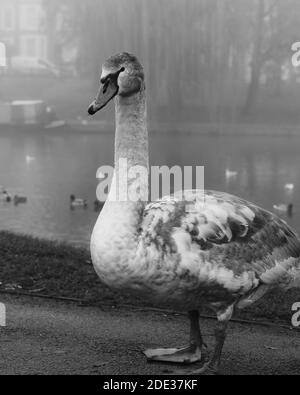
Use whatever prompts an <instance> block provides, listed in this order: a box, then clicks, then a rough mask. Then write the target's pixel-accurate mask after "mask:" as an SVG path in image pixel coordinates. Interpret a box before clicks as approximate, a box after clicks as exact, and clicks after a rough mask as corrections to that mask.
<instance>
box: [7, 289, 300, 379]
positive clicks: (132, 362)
mask: <svg viewBox="0 0 300 395" xmlns="http://www.w3.org/2000/svg"><path fill="white" fill-rule="evenodd" d="M0 300H1V302H2V303H5V304H6V308H7V327H6V328H0V344H1V346H0V350H1V351H0V353H1V358H0V374H1V375H7V374H17V375H25V374H37V375H51V374H60V375H70V374H94V375H101V374H113V375H118V374H138V375H148V374H163V372H164V371H165V370H166V369H172V368H174V366H170V365H163V364H153V363H152V364H149V363H147V362H146V360H145V358H144V356H143V354H142V353H141V351H142V350H143V349H145V348H148V347H157V346H159V347H160V346H174V345H182V344H185V343H186V340H187V338H188V321H187V319H186V318H185V317H184V316H181V315H174V314H164V313H156V312H151V311H132V310H127V309H113V308H105V310H103V309H100V308H96V307H82V306H77V305H76V304H72V303H60V302H52V301H51V302H49V301H44V300H41V299H36V300H33V299H30V298H26V297H24V298H23V297H22V298H20V297H11V296H3V295H1V297H0ZM201 324H202V331H203V334H204V338H205V340H206V341H207V343H208V345H209V349H211V347H212V345H213V340H214V339H213V337H212V334H213V328H214V324H215V322H214V321H213V320H202V322H201ZM221 374H223V375H233V374H252V375H253V374H255V375H262V374H265V375H270V374H273V375H281V374H287V375H296V374H300V333H299V331H292V330H287V329H277V328H273V327H272V328H269V327H261V326H251V325H245V324H242V325H241V324H236V323H232V324H231V325H230V328H229V331H228V340H227V342H226V345H225V348H224V353H223V359H222V369H221Z"/></svg>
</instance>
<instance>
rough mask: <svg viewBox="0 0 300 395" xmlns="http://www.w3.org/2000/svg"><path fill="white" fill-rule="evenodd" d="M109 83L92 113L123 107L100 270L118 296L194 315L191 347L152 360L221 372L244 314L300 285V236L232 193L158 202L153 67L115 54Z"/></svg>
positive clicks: (97, 256) (98, 250)
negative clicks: (207, 321) (235, 319)
mask: <svg viewBox="0 0 300 395" xmlns="http://www.w3.org/2000/svg"><path fill="white" fill-rule="evenodd" d="M100 81H101V83H100V88H99V91H98V94H97V96H96V98H95V99H94V100H93V101H92V103H91V104H90V105H89V107H88V113H89V114H90V115H91V116H92V115H94V114H96V113H97V112H98V111H100V110H101V109H102V108H104V107H105V106H106V105H108V103H110V102H111V101H112V100H114V102H115V120H116V122H115V125H116V126H115V153H114V157H115V165H114V174H113V179H112V183H111V187H110V191H109V193H108V196H107V199H106V202H105V204H104V207H103V209H102V210H101V212H100V214H99V216H98V218H97V221H96V224H95V226H94V229H93V231H92V234H91V241H90V251H91V257H92V262H93V266H94V269H95V271H96V273H97V275H98V276H99V278H100V279H101V281H102V282H103V283H105V284H107V285H108V286H109V287H110V288H112V289H115V290H117V291H119V292H126V293H129V294H131V295H133V296H139V297H142V298H143V300H144V301H149V302H151V303H152V304H154V305H157V306H159V307H162V306H168V307H171V308H172V309H175V310H177V311H182V312H185V313H186V314H187V316H188V318H189V322H190V339H189V344H188V346H186V347H180V346H179V347H176V348H157V349H155V348H154V349H152V348H149V349H147V350H145V351H144V355H145V357H146V359H147V361H151V362H153V361H159V362H165V363H173V364H174V363H178V364H189V365H190V366H188V367H187V369H184V370H183V371H182V370H180V369H179V370H176V371H175V373H178V374H196V375H202V374H217V373H218V372H219V370H220V366H221V354H222V349H223V346H224V342H225V339H226V334H227V328H228V323H229V322H230V319H231V318H232V316H233V314H234V312H235V311H236V310H238V309H243V308H246V307H249V306H251V305H252V304H253V303H255V302H256V301H258V300H259V299H261V298H262V297H263V296H264V295H266V294H267V293H268V292H269V291H271V290H273V289H276V288H280V289H283V290H286V289H289V288H292V287H299V286H300V241H299V238H298V236H297V234H296V233H295V232H294V231H293V230H292V229H291V228H290V227H289V226H288V225H287V224H286V223H285V222H284V221H283V220H281V219H280V218H278V217H277V216H276V215H275V214H273V213H271V212H268V211H266V210H264V209H262V208H260V207H258V206H257V205H255V204H253V203H251V202H249V201H247V200H244V199H242V198H239V197H237V196H234V195H231V194H228V193H224V192H218V191H210V190H205V191H203V190H184V191H179V192H176V193H174V194H172V195H170V196H166V197H163V198H161V199H159V200H155V201H151V200H150V199H149V198H148V195H149V179H148V174H149V149H148V129H147V106H146V87H145V74H144V70H143V67H142V65H141V63H140V62H139V61H138V59H137V58H136V57H135V56H134V55H132V54H129V53H127V52H124V53H120V54H117V55H113V56H111V57H110V58H108V59H107V60H106V61H105V62H104V64H103V65H102V74H101V79H100ZM124 159H126V160H125V161H124ZM125 166H126V168H125ZM128 169H129V170H128ZM124 171H133V172H138V173H139V177H138V179H136V178H134V179H132V178H130V177H127V179H126V180H125V181H124V183H123V185H122V186H121V191H120V190H119V189H118V188H117V186H118V180H119V177H120V175H124V174H126V173H124ZM127 174H128V173H127ZM132 190H134V191H137V190H138V191H139V198H138V199H133V198H127V199H118V193H120V192H121V193H122V194H124V191H127V192H128V191H132ZM116 191H117V193H116ZM119 196H120V195H119ZM127 196H128V197H130V196H131V194H129V192H128V194H127ZM187 206H188V207H189V209H188V210H186V207H187ZM203 307H207V308H209V309H211V310H212V311H213V312H214V314H215V315H216V318H217V323H216V329H215V340H216V344H215V348H214V351H213V352H212V355H211V357H210V358H209V360H208V361H206V360H205V359H204V358H203V356H204V351H205V350H204V349H203V348H205V344H204V340H203V336H202V333H201V325H200V316H199V312H200V311H201V309H202V308H203ZM196 363H197V365H195V364H196ZM179 372H180V373H179Z"/></svg>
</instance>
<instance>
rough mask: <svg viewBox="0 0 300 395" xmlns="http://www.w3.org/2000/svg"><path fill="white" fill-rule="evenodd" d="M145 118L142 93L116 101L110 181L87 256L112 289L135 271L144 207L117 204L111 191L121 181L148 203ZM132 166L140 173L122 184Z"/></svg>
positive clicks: (141, 204)
mask: <svg viewBox="0 0 300 395" xmlns="http://www.w3.org/2000/svg"><path fill="white" fill-rule="evenodd" d="M146 115H147V114H146V100H145V92H144V91H143V92H140V93H138V94H136V95H135V96H132V97H130V98H122V97H118V98H117V99H116V137H115V171H114V177H113V180H112V185H111V188H110V193H109V196H108V198H107V201H106V203H105V205H104V207H103V210H102V211H101V213H100V215H99V218H98V220H97V223H96V225H95V228H94V231H93V234H92V238H91V254H92V259H93V262H94V265H95V268H96V271H97V273H98V274H99V276H100V277H101V278H102V279H103V281H105V282H106V283H107V284H109V285H111V286H114V287H122V282H123V281H125V283H126V279H127V278H128V277H130V273H133V272H134V270H135V266H134V265H133V267H131V264H132V262H133V261H134V260H135V257H136V249H137V247H138V234H139V226H140V223H141V221H142V218H143V209H144V206H145V204H146V203H145V202H141V201H134V200H131V199H128V198H127V199H124V200H120V199H119V200H118V196H117V197H116V196H115V191H117V190H118V183H120V181H123V182H121V183H122V188H126V189H129V187H130V186H131V185H133V186H134V187H135V188H138V189H140V190H141V191H144V192H142V193H147V197H146V200H147V199H148V174H147V173H148V133H147V125H146ZM124 160H125V162H127V165H125V164H124ZM124 166H127V169H124ZM134 166H137V167H142V168H143V169H144V171H143V172H141V174H140V175H139V176H138V177H137V178H136V179H135V180H131V179H127V181H125V184H124V178H125V177H126V174H125V176H123V173H124V170H127V171H130V169H131V168H133V167H134ZM145 170H146V171H145ZM118 180H120V181H118ZM122 192H124V191H122ZM124 272H126V276H124V275H123V273H124Z"/></svg>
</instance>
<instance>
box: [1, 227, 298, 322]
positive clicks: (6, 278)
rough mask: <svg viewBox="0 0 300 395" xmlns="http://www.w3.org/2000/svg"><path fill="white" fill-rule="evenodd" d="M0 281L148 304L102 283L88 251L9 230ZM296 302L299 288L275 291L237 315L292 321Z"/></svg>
mask: <svg viewBox="0 0 300 395" xmlns="http://www.w3.org/2000/svg"><path fill="white" fill-rule="evenodd" d="M0 283H1V285H0V291H1V290H2V291H3V290H5V289H15V290H19V291H20V290H23V291H27V292H32V293H40V294H44V295H52V296H63V297H72V298H80V299H84V300H86V301H89V302H93V303H99V304H101V303H110V304H113V305H115V304H120V303H121V304H124V303H128V304H135V305H138V306H145V305H146V303H145V302H144V301H142V300H133V299H132V298H131V297H130V296H129V295H123V294H122V295H119V294H118V293H116V292H112V291H111V290H110V289H108V288H107V287H106V286H105V285H104V284H102V283H101V282H100V280H99V279H98V277H97V276H96V274H95V272H94V269H93V267H92V263H91V260H90V255H89V251H87V250H85V249H78V248H75V247H72V246H69V245H67V244H58V243H55V242H51V241H45V240H39V239H34V238H31V237H28V236H22V235H15V234H12V233H9V232H0ZM18 287H21V288H18ZM295 302H300V290H291V291H289V292H288V293H286V294H282V293H272V294H270V295H269V296H267V297H265V298H264V299H263V300H261V301H260V302H258V303H257V304H256V305H255V306H253V307H251V308H250V309H248V310H246V311H244V312H241V313H238V316H240V317H243V318H264V319H266V318H267V319H271V320H273V321H276V320H283V321H286V322H290V319H291V306H292V305H293V304H294V303H295Z"/></svg>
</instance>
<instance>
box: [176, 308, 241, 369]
mask: <svg viewBox="0 0 300 395" xmlns="http://www.w3.org/2000/svg"><path fill="white" fill-rule="evenodd" d="M233 309H234V306H230V307H229V308H228V309H227V310H226V311H225V312H222V313H220V314H218V322H217V326H216V329H215V339H216V345H215V349H214V352H213V355H212V357H211V358H210V360H209V361H208V362H207V363H205V364H204V365H203V366H202V367H201V368H200V369H189V370H184V371H183V370H182V371H176V372H174V374H188V375H201V374H207V375H216V374H218V373H219V368H220V361H221V355H222V350H223V346H224V343H225V340H226V331H227V327H228V323H229V321H230V319H231V317H232V314H233Z"/></svg>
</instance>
